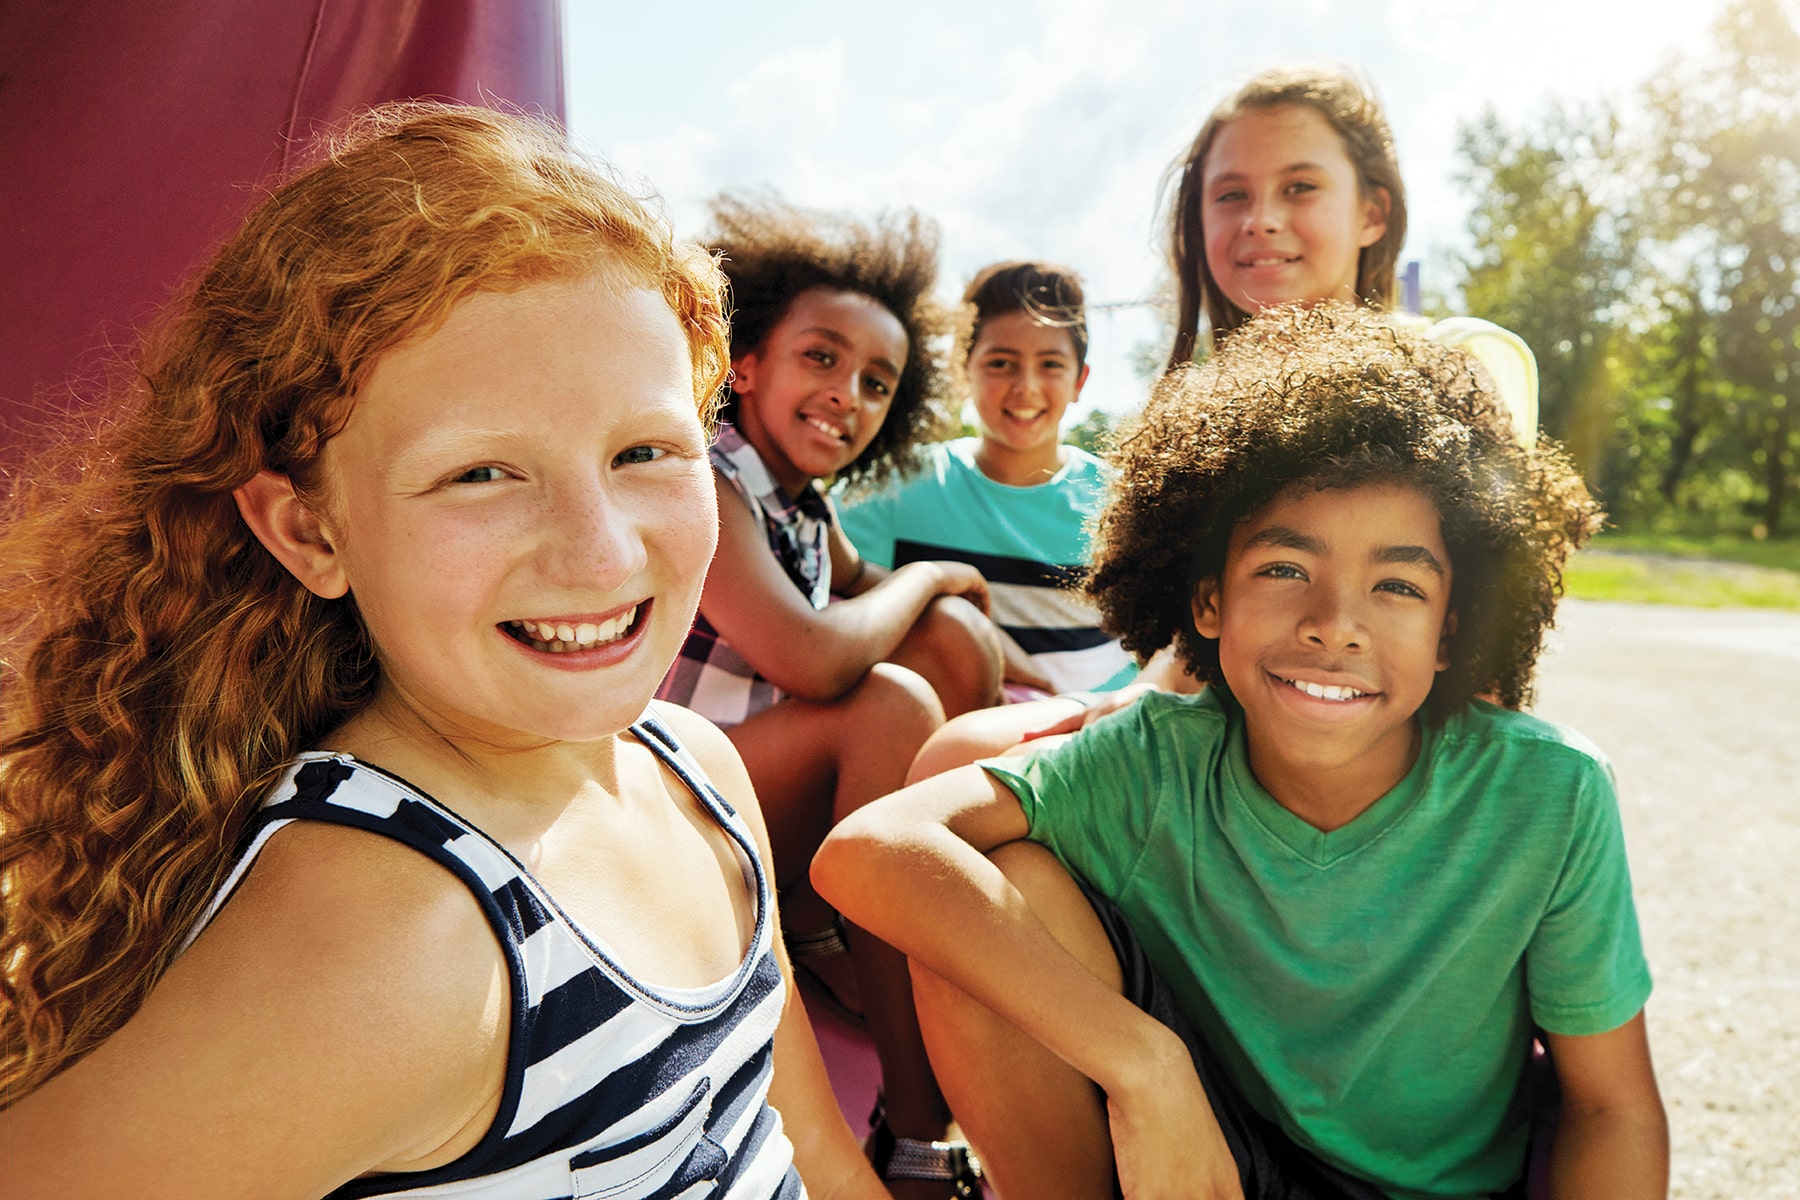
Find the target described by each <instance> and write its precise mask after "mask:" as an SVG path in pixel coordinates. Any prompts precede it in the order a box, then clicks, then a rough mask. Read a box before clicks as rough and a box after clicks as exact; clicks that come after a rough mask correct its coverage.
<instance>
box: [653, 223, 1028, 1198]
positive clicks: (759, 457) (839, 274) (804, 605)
mask: <svg viewBox="0 0 1800 1200" xmlns="http://www.w3.org/2000/svg"><path fill="white" fill-rule="evenodd" d="M713 217H714V222H715V225H716V227H717V228H716V232H715V235H714V237H713V239H712V241H713V245H715V246H716V247H717V248H718V249H719V251H720V253H721V254H722V255H723V262H722V265H723V267H724V269H725V274H726V275H727V277H728V278H729V279H730V282H731V297H732V317H731V323H732V328H731V383H730V390H729V393H728V395H727V397H726V400H725V408H724V412H723V414H722V419H723V422H724V423H723V424H722V425H721V426H720V430H719V436H718V440H717V441H716V442H715V443H714V445H713V447H712V466H713V472H714V476H715V482H716V484H717V487H718V493H719V506H718V507H719V550H718V554H717V556H716V557H715V558H714V560H713V565H712V570H711V572H710V574H709V575H708V577H707V581H706V589H705V591H704V592H703V593H702V594H701V596H700V613H699V617H698V618H697V619H696V621H695V622H694V630H693V633H692V634H691V635H690V636H689V637H688V639H687V642H686V644H685V645H684V646H683V647H682V650H681V655H680V657H679V658H678V659H677V660H676V662H675V664H674V666H673V668H672V669H671V670H670V672H669V675H668V678H667V679H666V680H664V682H663V685H662V689H661V691H660V692H659V693H658V695H659V696H661V697H662V698H663V699H665V700H670V701H673V702H674V703H677V704H682V705H686V706H688V707H690V708H692V709H694V710H695V711H696V712H699V713H701V714H702V715H704V716H706V717H708V718H710V719H712V720H713V721H714V722H716V723H718V724H719V725H720V726H722V727H723V728H724V729H725V730H726V732H727V735H728V736H729V737H730V738H731V740H732V742H733V743H734V744H735V745H736V746H737V749H738V752H739V753H740V754H741V755H742V756H743V759H744V765H745V766H746V767H747V768H748V769H749V772H750V778H751V780H752V781H753V782H754V783H755V785H756V791H757V794H758V795H759V796H760V797H762V800H763V803H764V805H765V808H766V811H767V813H768V816H769V829H770V834H771V836H772V838H773V841H774V845H775V861H776V864H777V866H778V868H779V878H780V882H781V884H782V886H783V887H784V888H785V889H789V890H788V892H787V893H786V896H785V898H786V900H787V903H788V910H789V914H790V928H791V929H792V930H794V931H795V932H794V933H793V934H792V935H791V936H790V938H789V943H788V944H789V949H790V951H792V952H793V953H794V955H795V959H796V966H797V968H798V969H799V970H800V971H801V973H802V975H803V977H806V978H809V979H810V980H812V982H814V983H815V984H817V985H818V986H817V990H818V993H819V994H820V996H821V997H822V998H824V999H826V1000H828V1001H831V1002H833V1003H834V1004H835V1005H836V1006H837V1007H838V1008H839V1009H840V1011H843V1012H846V1013H847V1014H848V1015H851V1016H853V1017H855V1018H857V1019H862V1018H863V1017H864V1016H865V1015H866V1018H867V1021H868V1024H869V1029H870V1033H871V1034H872V1036H873V1038H874V1041H875V1045H876V1049H877V1052H878V1054H879V1055H880V1058H881V1066H882V1080H883V1087H884V1096H885V1114H886V1120H885V1122H883V1121H880V1120H878V1121H877V1135H876V1145H877V1146H878V1148H879V1149H878V1152H877V1155H876V1157H877V1165H878V1167H879V1168H881V1169H883V1171H884V1174H886V1175H887V1176H888V1177H890V1178H895V1179H902V1178H917V1177H918V1176H916V1175H914V1174H913V1173H912V1172H913V1167H912V1166H911V1165H910V1164H912V1163H914V1162H915V1161H918V1162H927V1163H928V1164H929V1165H928V1166H926V1167H924V1168H920V1169H921V1170H925V1171H926V1172H927V1177H930V1178H938V1177H940V1175H941V1172H943V1171H953V1168H951V1167H950V1166H949V1165H948V1164H949V1161H950V1160H949V1159H948V1158H946V1157H945V1154H944V1153H942V1152H941V1151H940V1150H935V1149H933V1144H934V1143H937V1144H938V1146H940V1147H941V1146H942V1145H943V1135H944V1132H945V1129H946V1125H947V1122H948V1118H949V1114H948V1112H947V1111H946V1110H945V1108H944V1105H943V1100H942V1098H941V1097H940V1096H939V1095H938V1092H937V1088H936V1085H935V1084H934V1083H933V1082H932V1079H931V1075H930V1071H929V1068H928V1066H927V1065H926V1059H925V1052H924V1047H923V1046H922V1045H921V1044H920V1042H919V1039H918V1030H917V1025H916V1022H915V1020H914V1018H913V1014H912V988H911V984H910V982H909V980H908V977H907V972H906V963H905V961H904V960H903V959H902V958H900V956H899V955H897V954H895V953H894V952H893V951H892V950H891V949H890V948H888V947H886V946H883V945H881V944H880V943H879V942H877V941H875V940H874V939H871V938H868V937H866V936H865V935H863V933H862V932H861V931H859V930H854V929H844V928H843V927H842V925H841V923H840V922H838V921H837V919H836V914H834V913H833V912H832V911H831V910H830V909H829V908H828V907H827V906H825V905H824V904H823V903H822V902H820V901H819V899H818V897H817V896H816V895H814V894H813V893H812V889H811V888H810V886H809V885H808V884H807V882H806V866H807V863H808V862H810V861H811V859H812V855H813V851H814V850H816V849H817V848H818V845H819V842H820V840H821V839H823V838H824V836H825V833H826V831H827V830H829V829H830V828H831V826H832V825H834V824H835V823H836V822H838V821H840V820H842V819H843V818H844V816H845V815H847V814H848V813H850V812H853V811H855V810H856V809H857V808H859V807H861V806H862V805H864V804H866V803H868V802H869V801H870V800H873V799H874V798H875V797H877V796H881V795H886V794H887V793H888V792H891V791H894V790H896V789H897V788H899V787H900V786H901V784H902V783H904V781H905V777H906V771H907V768H908V766H909V765H910V764H911V762H912V758H913V755H914V753H915V752H916V751H917V750H918V748H919V747H920V746H921V745H922V744H924V741H925V739H926V737H927V736H929V735H930V734H931V732H932V731H933V730H934V729H936V728H937V727H938V725H940V724H941V723H942V722H943V719H944V717H945V715H946V714H948V715H952V716H954V715H956V714H958V713H962V712H966V711H969V710H971V709H977V708H981V707H984V706H986V705H989V704H993V703H994V702H995V701H996V700H997V699H998V695H999V688H1000V677H1001V650H1000V640H999V635H998V632H997V630H996V629H995V627H994V625H993V624H992V622H990V621H989V620H988V619H987V617H986V616H985V615H984V614H985V612H986V609H987V585H986V583H985V581H984V580H983V579H982V576H981V574H980V573H979V572H978V571H977V570H976V569H975V568H973V567H971V566H969V565H967V564H966V563H959V562H949V561H924V562H915V563H908V564H906V565H904V566H900V567H898V568H897V569H895V570H892V571H889V570H886V569H884V568H882V567H879V566H876V565H875V564H873V563H870V562H868V561H867V560H865V559H864V558H862V557H861V556H860V555H859V554H858V553H857V551H856V549H855V547H853V546H852V545H851V543H850V541H849V539H848V538H846V537H845V536H844V534H843V531H842V530H841V529H840V528H839V526H838V524H837V519H836V515H835V513H834V511H833V509H832V505H831V502H830V500H829V499H828V498H827V496H826V494H825V490H824V486H823V485H825V484H829V483H830V482H831V481H832V480H833V479H834V478H835V479H843V480H845V481H846V482H848V483H849V484H851V485H853V486H854V485H855V484H857V483H858V482H861V481H880V480H882V479H885V478H886V477H888V476H889V475H890V474H893V473H895V472H899V471H903V470H904V469H905V468H906V467H908V466H909V465H910V464H911V459H912V456H913V450H914V447H915V445H916V444H917V443H918V442H919V441H920V440H921V439H923V438H926V437H928V436H929V435H930V434H931V433H932V432H933V431H935V430H936V429H937V428H938V427H939V425H940V424H941V421H942V417H943V411H944V406H943V396H942V392H943V386H944V385H943V380H942V371H941V369H940V364H939V362H938V360H937V356H936V354H937V352H936V350H935V349H934V347H933V346H932V345H931V341H932V340H933V339H934V338H935V337H937V336H938V335H939V334H940V333H941V332H942V318H941V314H940V313H939V312H938V310H937V307H936V305H935V303H934V302H933V300H932V298H931V289H932V286H933V284H934V283H935V281H936V278H937V265H936V263H937V237H936V231H935V229H934V228H933V227H931V226H929V225H928V224H927V223H926V222H925V221H924V220H923V219H922V218H920V217H919V216H918V215H916V214H908V215H904V216H890V217H887V218H884V219H882V220H880V221H878V222H876V223H874V224H864V223H862V222H859V221H855V220H852V219H850V218H848V217H844V216H839V215H834V214H830V213H820V212H813V211H810V210H807V209H802V208H798V207H795V206H792V205H789V204H785V203H783V202H781V201H778V200H775V199H772V198H761V199H758V200H756V201H747V200H743V199H739V198H734V197H730V196H726V197H721V198H720V199H718V200H717V201H715V203H714V206H713ZM834 594H835V595H836V596H838V597H839V599H838V600H836V601H833V600H832V599H831V598H832V596H833V595H834ZM846 952H848V958H846V957H845V955H846ZM840 968H848V969H840ZM893 1135H897V1136H898V1138H899V1139H900V1140H899V1141H898V1143H895V1142H894V1137H893ZM896 1144H897V1145H898V1146H899V1152H898V1153H897V1154H896V1153H893V1152H891V1150H892V1146H893V1145H896ZM955 1171H960V1168H955V1169H954V1171H953V1173H954V1172H955ZM909 1186H910V1185H909ZM965 1186H968V1185H967V1184H966V1183H965ZM907 1194H909V1195H918V1196H921V1197H923V1196H926V1195H936V1196H940V1197H941V1196H942V1195H943V1194H944V1192H943V1189H942V1187H941V1186H940V1187H938V1188H937V1189H936V1190H935V1192H934V1191H933V1190H932V1189H930V1188H924V1187H919V1188H917V1189H916V1190H915V1191H913V1192H910V1193H907Z"/></svg>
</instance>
